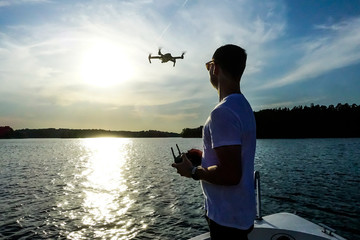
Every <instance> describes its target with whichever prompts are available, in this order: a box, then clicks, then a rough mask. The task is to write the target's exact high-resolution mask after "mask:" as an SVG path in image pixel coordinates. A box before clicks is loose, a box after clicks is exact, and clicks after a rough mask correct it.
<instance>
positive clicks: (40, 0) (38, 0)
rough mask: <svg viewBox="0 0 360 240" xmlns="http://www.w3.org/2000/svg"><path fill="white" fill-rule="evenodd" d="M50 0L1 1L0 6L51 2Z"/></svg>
mask: <svg viewBox="0 0 360 240" xmlns="http://www.w3.org/2000/svg"><path fill="white" fill-rule="evenodd" d="M51 2H52V1H50V0H9V1H5V0H3V1H0V7H7V6H12V5H24V4H40V3H51Z"/></svg>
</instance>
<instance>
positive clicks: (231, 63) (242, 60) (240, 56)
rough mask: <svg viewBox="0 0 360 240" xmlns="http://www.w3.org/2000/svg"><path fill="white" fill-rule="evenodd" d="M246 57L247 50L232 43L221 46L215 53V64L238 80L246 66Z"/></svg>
mask: <svg viewBox="0 0 360 240" xmlns="http://www.w3.org/2000/svg"><path fill="white" fill-rule="evenodd" d="M246 58H247V55H246V51H245V50H244V49H243V48H241V47H239V46H236V45H232V44H228V45H224V46H221V47H219V48H218V49H217V50H216V51H215V53H214V55H213V61H214V62H215V64H218V65H219V66H220V67H221V69H222V70H223V71H224V72H226V73H228V74H230V75H231V76H232V77H233V78H235V79H236V80H240V79H241V76H242V74H243V72H244V70H245V66H246Z"/></svg>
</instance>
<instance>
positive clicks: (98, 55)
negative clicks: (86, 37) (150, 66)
mask: <svg viewBox="0 0 360 240" xmlns="http://www.w3.org/2000/svg"><path fill="white" fill-rule="evenodd" d="M132 74H133V68H132V66H131V64H130V63H129V61H128V59H127V57H126V55H125V51H123V50H122V49H121V48H120V47H119V46H117V45H115V44H113V43H110V42H107V41H97V42H96V43H94V44H93V45H92V46H91V47H90V48H89V49H88V50H87V51H86V52H85V54H84V56H83V60H82V65H81V77H82V79H83V81H85V83H86V84H90V85H94V86H97V87H110V86H114V85H117V84H119V83H121V82H124V81H126V80H128V79H130V78H131V76H132Z"/></svg>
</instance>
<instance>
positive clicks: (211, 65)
mask: <svg viewBox="0 0 360 240" xmlns="http://www.w3.org/2000/svg"><path fill="white" fill-rule="evenodd" d="M205 66H206V69H207V70H208V71H209V75H210V83H211V85H212V86H213V87H214V88H216V89H218V78H217V76H216V75H215V74H214V69H215V62H214V60H211V61H209V62H207V63H206V64H205Z"/></svg>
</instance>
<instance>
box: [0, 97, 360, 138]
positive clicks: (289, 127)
mask: <svg viewBox="0 0 360 240" xmlns="http://www.w3.org/2000/svg"><path fill="white" fill-rule="evenodd" d="M254 114H255V119H256V127H257V138H258V139H261V138H350V137H354V138H357V137H360V105H357V104H352V105H349V104H347V103H345V104H340V103H339V104H337V105H336V106H334V105H329V106H328V107H327V106H324V105H321V106H320V105H314V104H311V105H310V106H304V107H303V106H295V107H293V108H292V109H290V108H286V107H284V108H274V109H265V110H260V111H258V112H254ZM202 128H203V127H202V126H200V127H197V128H184V129H183V130H182V132H181V133H180V134H179V133H173V132H161V131H156V130H148V131H139V132H131V131H109V130H102V129H55V128H47V129H20V130H13V129H12V128H11V127H9V126H5V127H0V138H88V137H128V138H135V137H184V138H199V137H202Z"/></svg>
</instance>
